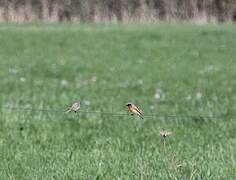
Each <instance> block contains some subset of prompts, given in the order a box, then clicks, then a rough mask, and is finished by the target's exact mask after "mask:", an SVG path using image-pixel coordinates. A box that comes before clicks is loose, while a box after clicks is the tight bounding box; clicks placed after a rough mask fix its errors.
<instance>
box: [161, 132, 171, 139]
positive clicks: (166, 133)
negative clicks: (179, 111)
mask: <svg viewBox="0 0 236 180" xmlns="http://www.w3.org/2000/svg"><path fill="white" fill-rule="evenodd" d="M172 134H173V132H170V131H161V132H160V135H161V136H162V137H163V138H166V137H167V136H170V135H172Z"/></svg>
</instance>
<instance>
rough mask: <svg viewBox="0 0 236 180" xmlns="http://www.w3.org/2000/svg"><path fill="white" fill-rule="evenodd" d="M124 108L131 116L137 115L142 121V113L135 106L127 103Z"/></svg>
mask: <svg viewBox="0 0 236 180" xmlns="http://www.w3.org/2000/svg"><path fill="white" fill-rule="evenodd" d="M126 106H127V107H128V111H129V112H131V113H132V114H131V115H137V116H139V117H140V118H142V119H143V112H142V110H140V109H139V108H138V107H137V106H135V105H134V104H132V103H128V104H126Z"/></svg>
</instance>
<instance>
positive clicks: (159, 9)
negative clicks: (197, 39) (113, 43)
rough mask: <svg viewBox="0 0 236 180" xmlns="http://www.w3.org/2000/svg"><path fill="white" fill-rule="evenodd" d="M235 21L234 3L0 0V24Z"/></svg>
mask: <svg viewBox="0 0 236 180" xmlns="http://www.w3.org/2000/svg"><path fill="white" fill-rule="evenodd" d="M64 21H66V22H95V23H100V22H102V23H104V22H114V23H116V22H124V23H153V22H162V21H164V22H193V23H200V24H201V23H202V24H204V23H218V22H220V23H222V22H235V21H236V1H235V0H65V1H63V0H0V22H49V23H51V22H64Z"/></svg>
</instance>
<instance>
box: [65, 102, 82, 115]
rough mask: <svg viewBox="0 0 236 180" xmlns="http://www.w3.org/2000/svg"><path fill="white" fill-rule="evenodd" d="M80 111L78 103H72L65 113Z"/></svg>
mask: <svg viewBox="0 0 236 180" xmlns="http://www.w3.org/2000/svg"><path fill="white" fill-rule="evenodd" d="M79 109H80V102H79V101H78V102H74V103H73V104H72V105H71V106H70V107H69V108H68V110H67V111H66V112H67V113H69V112H75V113H76V112H78V111H79Z"/></svg>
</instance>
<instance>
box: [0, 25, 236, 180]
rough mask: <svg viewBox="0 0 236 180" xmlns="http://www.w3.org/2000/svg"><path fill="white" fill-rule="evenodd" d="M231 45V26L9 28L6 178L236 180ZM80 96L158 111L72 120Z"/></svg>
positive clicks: (90, 103)
mask: <svg viewBox="0 0 236 180" xmlns="http://www.w3.org/2000/svg"><path fill="white" fill-rule="evenodd" d="M235 39H236V27H235V26H234V25H221V26H220V25H205V26H191V25H185V24H182V25H181V24H180V25H165V24H162V25H126V26H125V25H68V24H64V25H37V24H35V25H1V27H0V79H1V80H0V86H1V88H0V105H1V107H2V108H1V110H0V114H1V115H0V124H1V125H0V148H1V151H0V158H1V161H0V169H1V170H0V177H1V178H2V179H24V180H26V179H212V180H213V179H214V180H216V179H232V180H233V179H236V136H235V132H236V121H235V118H236V114H235V110H236V104H235V103H236V102H235V101H236V94H235V90H236V82H235V79H236V74H235V72H236V62H235V57H236V51H235V47H236V41H235ZM76 100H81V101H82V108H81V111H83V112H84V111H101V112H114V113H126V107H125V103H127V102H134V103H135V104H137V105H138V106H140V108H141V109H143V110H144V114H146V115H150V114H156V116H153V117H146V118H145V120H140V119H138V118H135V117H132V116H128V114H127V116H122V117H116V116H111V115H107V114H99V113H98V114H82V113H78V114H73V113H72V114H65V113H64V111H65V110H66V108H67V107H68V105H69V104H70V103H71V102H73V101H76ZM14 107H19V108H36V109H57V110H59V111H52V112H48V111H24V110H23V109H11V108H14ZM60 110H61V111H60ZM172 115H174V116H172ZM161 130H169V131H173V132H174V135H173V136H172V137H169V138H167V139H166V141H165V145H164V141H163V139H162V138H161V137H160V136H159V132H160V131H161Z"/></svg>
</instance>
